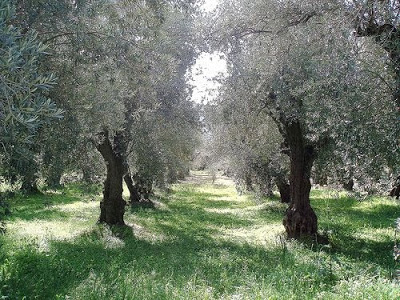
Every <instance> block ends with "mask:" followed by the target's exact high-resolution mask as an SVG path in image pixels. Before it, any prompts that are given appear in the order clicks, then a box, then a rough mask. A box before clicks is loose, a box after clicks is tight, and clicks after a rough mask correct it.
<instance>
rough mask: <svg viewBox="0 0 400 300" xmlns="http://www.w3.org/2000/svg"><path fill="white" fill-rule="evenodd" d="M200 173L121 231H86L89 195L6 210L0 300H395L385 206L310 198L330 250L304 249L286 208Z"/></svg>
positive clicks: (393, 207)
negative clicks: (289, 230)
mask: <svg viewBox="0 0 400 300" xmlns="http://www.w3.org/2000/svg"><path fill="white" fill-rule="evenodd" d="M200 175H201V177H200V178H195V179H193V180H192V179H191V180H189V181H188V182H183V183H180V184H178V185H175V186H173V187H172V191H170V192H169V193H160V194H158V195H157V197H156V198H155V201H157V205H156V208H155V209H135V210H130V209H128V208H127V210H126V214H125V221H126V224H127V226H122V227H113V228H109V227H108V226H104V225H98V224H96V221H97V218H98V214H99V200H100V195H98V194H93V195H92V194H88V193H86V192H82V191H80V190H79V188H77V187H74V190H73V191H70V192H65V191H64V192H63V193H64V194H63V193H58V194H52V195H45V196H41V197H43V198H40V197H38V198H34V199H33V201H32V202H30V201H29V198H28V199H22V200H21V201H19V202H16V203H14V208H13V216H12V217H11V218H9V219H8V221H7V227H8V231H7V232H6V234H5V235H3V236H0V250H1V252H0V268H1V272H0V282H1V283H2V285H0V296H8V297H9V298H11V299H22V298H23V297H24V296H25V297H27V298H28V299H30V298H37V299H66V298H68V299H96V300H97V299H107V300H108V299H299V298H304V299H368V298H370V299H398V295H399V292H400V287H399V285H398V284H394V283H393V281H392V274H393V272H394V268H395V267H394V262H393V258H392V249H393V240H392V239H391V237H392V236H391V233H392V232H394V231H393V224H392V222H393V220H392V219H393V217H394V216H397V213H398V211H399V210H398V204H397V203H396V202H395V201H390V200H388V199H386V198H379V197H371V198H369V199H368V200H367V201H361V202H360V201H357V200H356V199H353V198H351V197H348V196H347V194H343V195H339V196H338V197H337V195H336V194H334V193H333V192H329V191H321V192H320V191H318V192H315V191H313V194H312V195H313V199H312V205H313V207H314V208H315V210H316V212H317V215H318V219H319V228H320V229H321V230H322V231H324V232H326V233H327V235H328V236H329V238H330V241H331V243H330V244H329V245H318V244H307V243H300V242H297V241H293V240H287V239H286V238H285V237H284V228H283V226H282V218H283V216H284V213H285V210H286V208H287V204H282V203H280V202H279V201H278V200H277V199H276V198H274V199H261V200H258V201H255V200H254V198H253V195H251V194H246V195H242V196H238V195H237V193H236V190H235V188H234V186H233V183H232V182H231V181H229V179H224V180H225V184H214V185H213V184H211V181H209V180H210V177H209V176H208V175H207V173H202V174H200ZM218 180H219V177H218V178H217V180H216V182H218ZM54 197H56V198H54ZM63 197H66V199H64V198H63ZM40 199H42V201H48V202H51V203H48V204H46V205H45V204H43V203H41V200H40ZM93 200H94V201H93ZM29 209H32V212H31V213H28V210H29ZM46 211H50V212H51V214H48V215H46V214H45V212H46Z"/></svg>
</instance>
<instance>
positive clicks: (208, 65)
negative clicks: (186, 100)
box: [190, 52, 226, 103]
mask: <svg viewBox="0 0 400 300" xmlns="http://www.w3.org/2000/svg"><path fill="white" fill-rule="evenodd" d="M224 74H226V61H225V59H223V56H222V54H221V53H218V52H214V53H212V54H210V53H202V54H201V55H200V56H199V58H198V59H197V60H196V63H195V65H194V66H193V68H192V81H191V82H190V83H191V84H192V85H193V86H194V89H193V95H192V101H194V102H196V103H200V102H202V101H204V102H209V101H211V100H213V99H215V98H216V97H217V96H218V88H219V87H220V84H219V83H218V82H216V81H215V80H214V79H216V78H218V77H221V76H223V75H224Z"/></svg>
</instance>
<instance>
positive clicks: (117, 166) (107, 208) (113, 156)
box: [97, 131, 126, 225]
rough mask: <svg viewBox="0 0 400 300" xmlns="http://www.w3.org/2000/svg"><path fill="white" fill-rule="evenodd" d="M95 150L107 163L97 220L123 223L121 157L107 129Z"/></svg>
mask: <svg viewBox="0 0 400 300" xmlns="http://www.w3.org/2000/svg"><path fill="white" fill-rule="evenodd" d="M115 142H118V141H115ZM97 150H98V151H99V152H100V154H101V155H102V156H103V158H104V161H105V162H106V165H107V176H106V180H105V181H104V190H103V200H102V202H101V203H100V218H99V222H100V223H106V224H108V225H124V224H125V223H124V213H125V204H126V203H125V201H124V199H123V198H122V178H123V175H124V164H123V157H122V155H121V153H120V152H119V151H118V147H113V145H112V144H111V142H110V140H109V138H108V132H107V131H105V132H104V133H102V141H101V143H100V144H99V145H97Z"/></svg>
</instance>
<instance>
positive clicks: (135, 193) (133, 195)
mask: <svg viewBox="0 0 400 300" xmlns="http://www.w3.org/2000/svg"><path fill="white" fill-rule="evenodd" d="M124 180H125V183H126V186H127V187H128V190H129V195H130V196H129V200H130V201H131V204H134V203H139V202H140V193H139V189H138V188H137V186H136V185H135V184H134V183H133V180H132V177H131V175H130V174H129V173H126V174H125V175H124Z"/></svg>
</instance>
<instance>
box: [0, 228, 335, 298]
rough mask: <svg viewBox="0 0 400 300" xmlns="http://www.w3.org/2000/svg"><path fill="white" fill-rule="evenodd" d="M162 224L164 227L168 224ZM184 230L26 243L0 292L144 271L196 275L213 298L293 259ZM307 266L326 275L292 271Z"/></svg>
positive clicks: (18, 293)
mask: <svg viewBox="0 0 400 300" xmlns="http://www.w3.org/2000/svg"><path fill="white" fill-rule="evenodd" d="M166 229H167V230H169V231H170V230H171V227H168V228H166ZM185 230H186V228H183V229H179V228H173V233H175V234H177V235H178V237H179V238H178V239H175V240H172V241H166V242H158V243H149V242H147V241H144V240H142V239H139V238H137V237H135V236H134V235H133V234H132V229H130V228H129V227H124V228H118V229H116V230H114V235H115V236H117V237H118V238H120V239H121V240H123V242H124V243H123V246H122V247H120V248H115V249H112V248H111V249H107V248H105V247H104V245H103V244H102V243H101V242H100V241H101V240H102V231H101V229H100V230H99V229H96V230H94V231H92V232H90V233H87V234H85V235H83V236H81V237H79V238H78V239H76V240H75V241H74V242H52V243H51V248H50V249H51V251H50V252H49V253H38V252H36V251H35V250H33V249H31V248H26V249H25V250H24V251H21V252H19V253H18V254H17V255H15V256H13V257H12V258H10V260H9V261H8V262H9V263H10V264H12V268H11V267H10V268H9V269H8V272H9V273H8V274H6V277H7V279H6V280H4V281H3V290H2V293H3V294H5V295H8V296H9V297H10V298H13V299H14V298H18V299H21V298H23V296H29V297H32V298H38V299H56V298H57V297H63V296H64V295H67V294H69V293H70V292H71V291H73V290H74V289H75V288H76V287H78V286H82V285H85V284H88V285H90V283H86V282H85V281H86V280H87V279H88V278H89V277H90V276H92V275H93V274H94V275H96V276H99V278H101V280H102V281H101V284H102V285H105V286H113V285H115V284H118V282H122V281H124V279H126V277H127V276H132V272H133V273H134V276H144V277H149V282H151V281H154V280H157V281H160V282H164V281H165V280H171V278H172V279H173V284H174V285H175V286H178V287H179V288H181V289H184V287H185V285H186V284H187V281H188V278H192V277H193V276H198V277H201V278H202V279H204V280H206V282H207V284H208V285H209V286H211V287H212V288H213V291H214V296H215V297H216V298H219V297H220V295H222V294H223V293H226V292H234V290H235V288H236V287H237V286H240V285H243V284H244V283H243V282H242V280H243V276H244V275H247V276H248V275H249V274H251V275H252V276H255V277H254V278H265V277H266V276H269V274H273V273H274V272H277V270H279V272H285V270H288V271H290V270H291V269H292V267H293V264H294V262H295V261H294V258H293V254H292V253H291V252H287V251H285V250H283V249H275V250H266V249H265V248H262V247H257V246H250V245H247V244H245V245H241V244H236V243H232V242H229V241H215V240H213V239H210V238H207V237H206V236H203V237H202V238H198V236H192V235H191V234H188V233H187V232H186V231H185ZM182 232H185V234H182ZM10 266H11V265H10ZM290 272H292V273H293V271H290ZM310 272H311V273H315V276H313V280H314V281H316V283H319V282H326V283H329V282H331V280H332V279H331V278H330V277H329V278H328V277H324V276H320V275H318V274H319V273H318V270H317V267H316V266H315V265H314V264H312V263H310V264H303V266H302V267H301V268H299V270H298V276H299V278H301V277H304V276H305V275H306V274H308V273H310ZM226 274H229V276H230V279H229V285H228V286H227V285H225V283H226V282H225V280H226V278H225V277H226ZM317 275H318V276H317ZM166 283H167V281H165V284H166ZM299 284H301V282H300V283H299ZM296 287H297V288H298V287H299V286H298V285H296ZM87 288H88V289H90V286H89V287H87ZM282 292H283V291H282ZM114 299H115V298H114Z"/></svg>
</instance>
